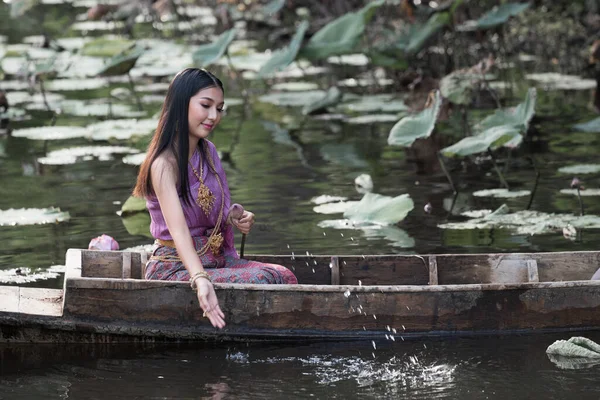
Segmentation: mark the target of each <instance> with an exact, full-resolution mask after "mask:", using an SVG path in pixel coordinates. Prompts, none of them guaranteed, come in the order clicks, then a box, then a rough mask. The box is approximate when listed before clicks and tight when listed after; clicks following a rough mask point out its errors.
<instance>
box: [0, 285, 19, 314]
mask: <svg viewBox="0 0 600 400" xmlns="http://www.w3.org/2000/svg"><path fill="white" fill-rule="evenodd" d="M0 311H2V312H19V287H17V286H0Z"/></svg>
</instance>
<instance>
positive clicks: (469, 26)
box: [458, 3, 529, 31]
mask: <svg viewBox="0 0 600 400" xmlns="http://www.w3.org/2000/svg"><path fill="white" fill-rule="evenodd" d="M527 8H529V3H504V4H501V5H500V6H498V7H494V8H493V9H492V10H491V11H488V12H487V13H485V14H484V15H483V16H482V17H481V18H479V19H478V20H477V21H470V22H468V23H465V24H464V25H461V26H460V27H459V28H458V29H459V30H462V31H474V30H480V29H490V28H494V27H496V26H499V25H502V24H504V23H506V21H508V19H509V18H510V17H513V16H515V15H518V14H520V13H522V12H523V11H525V10H526V9H527Z"/></svg>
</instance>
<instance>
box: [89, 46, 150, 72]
mask: <svg viewBox="0 0 600 400" xmlns="http://www.w3.org/2000/svg"><path fill="white" fill-rule="evenodd" d="M144 51H145V49H144V48H143V47H141V46H135V47H133V48H132V49H127V50H125V51H123V52H122V53H120V54H117V55H116V56H114V57H112V58H111V59H109V60H108V62H107V63H106V66H105V67H104V68H102V69H101V70H100V71H99V72H98V74H97V75H98V76H119V75H125V74H127V73H129V71H131V69H132V68H133V67H135V63H136V62H137V60H138V58H140V56H141V55H142V54H143V53H144Z"/></svg>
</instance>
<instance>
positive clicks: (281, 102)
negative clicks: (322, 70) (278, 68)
mask: <svg viewBox="0 0 600 400" xmlns="http://www.w3.org/2000/svg"><path fill="white" fill-rule="evenodd" d="M325 95H326V92H325V91H323V90H311V91H307V92H302V95H301V96H300V95H298V93H285V92H283V93H282V92H279V93H267V94H265V95H262V96H260V97H259V98H258V101H261V102H263V103H270V104H275V105H278V106H296V107H299V106H306V105H308V104H313V103H315V102H317V101H319V100H321V99H323V98H324V97H325Z"/></svg>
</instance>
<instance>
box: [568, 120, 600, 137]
mask: <svg viewBox="0 0 600 400" xmlns="http://www.w3.org/2000/svg"><path fill="white" fill-rule="evenodd" d="M573 128H575V129H577V130H578V131H583V132H593V133H598V132H600V117H598V118H594V119H593V120H591V121H588V122H582V123H580V124H576V125H573Z"/></svg>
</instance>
